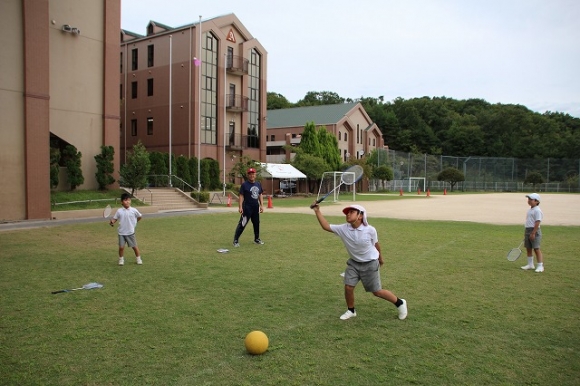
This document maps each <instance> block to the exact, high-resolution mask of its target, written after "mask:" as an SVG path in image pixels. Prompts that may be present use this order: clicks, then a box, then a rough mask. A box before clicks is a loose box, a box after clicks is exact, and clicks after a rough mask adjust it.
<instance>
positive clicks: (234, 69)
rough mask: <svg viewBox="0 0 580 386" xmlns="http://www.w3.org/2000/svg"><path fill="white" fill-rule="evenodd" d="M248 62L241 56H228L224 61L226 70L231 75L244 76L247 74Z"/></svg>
mask: <svg viewBox="0 0 580 386" xmlns="http://www.w3.org/2000/svg"><path fill="white" fill-rule="evenodd" d="M249 63H250V61H249V60H248V59H244V58H243V57H241V56H237V55H229V56H227V59H226V69H227V71H228V72H229V73H231V74H237V75H245V74H247V73H248V64H249Z"/></svg>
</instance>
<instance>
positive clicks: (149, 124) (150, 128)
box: [147, 117, 153, 135]
mask: <svg viewBox="0 0 580 386" xmlns="http://www.w3.org/2000/svg"><path fill="white" fill-rule="evenodd" d="M147 135H153V118H152V117H148V118H147Z"/></svg>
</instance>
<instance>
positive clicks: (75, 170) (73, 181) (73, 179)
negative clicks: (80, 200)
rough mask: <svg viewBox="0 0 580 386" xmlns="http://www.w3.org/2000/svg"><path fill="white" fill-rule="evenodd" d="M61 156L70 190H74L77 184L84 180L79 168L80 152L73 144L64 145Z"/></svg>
mask: <svg viewBox="0 0 580 386" xmlns="http://www.w3.org/2000/svg"><path fill="white" fill-rule="evenodd" d="M63 156H64V158H65V166H66V175H67V178H68V183H69V184H70V190H75V189H76V188H77V187H78V186H80V185H82V184H83V183H84V182H85V178H84V177H83V171H82V169H81V159H82V156H83V155H82V153H81V152H80V151H77V148H76V147H74V146H73V145H66V147H65V148H64V152H63Z"/></svg>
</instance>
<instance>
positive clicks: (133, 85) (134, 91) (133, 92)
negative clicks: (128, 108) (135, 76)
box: [131, 82, 137, 99]
mask: <svg viewBox="0 0 580 386" xmlns="http://www.w3.org/2000/svg"><path fill="white" fill-rule="evenodd" d="M131 98H132V99H136V98H137V82H131Z"/></svg>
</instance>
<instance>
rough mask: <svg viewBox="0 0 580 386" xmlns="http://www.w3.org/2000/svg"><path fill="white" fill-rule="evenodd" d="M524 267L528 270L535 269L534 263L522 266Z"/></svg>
mask: <svg viewBox="0 0 580 386" xmlns="http://www.w3.org/2000/svg"><path fill="white" fill-rule="evenodd" d="M522 269H524V270H526V271H527V270H530V269H534V265H533V264H528V265H524V266H523V267H522Z"/></svg>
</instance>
